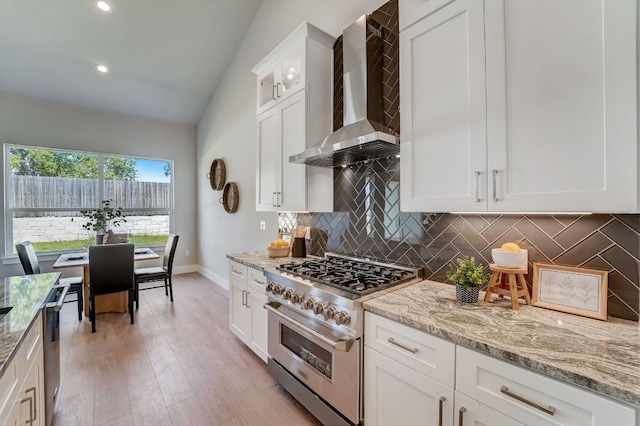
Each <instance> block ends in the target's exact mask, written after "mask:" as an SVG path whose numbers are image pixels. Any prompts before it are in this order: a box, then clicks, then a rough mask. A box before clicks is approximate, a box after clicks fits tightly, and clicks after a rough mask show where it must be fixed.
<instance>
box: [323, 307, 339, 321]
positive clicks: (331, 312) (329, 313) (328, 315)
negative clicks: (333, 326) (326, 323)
mask: <svg viewBox="0 0 640 426" xmlns="http://www.w3.org/2000/svg"><path fill="white" fill-rule="evenodd" d="M337 313H338V311H337V310H336V308H335V306H329V307H328V308H327V309H326V310H325V311H324V319H333V317H335V316H336V314H337Z"/></svg>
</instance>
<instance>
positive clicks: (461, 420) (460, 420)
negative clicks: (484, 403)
mask: <svg viewBox="0 0 640 426" xmlns="http://www.w3.org/2000/svg"><path fill="white" fill-rule="evenodd" d="M465 411H467V409H466V408H464V407H460V410H459V411H458V426H463V423H464V412H465Z"/></svg>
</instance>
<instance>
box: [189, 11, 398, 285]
mask: <svg viewBox="0 0 640 426" xmlns="http://www.w3.org/2000/svg"><path fill="white" fill-rule="evenodd" d="M384 3H385V1H380V0H375V1H374V0H368V1H367V0H350V1H344V0H326V1H317V0H264V2H263V3H262V6H261V7H260V9H259V10H258V13H257V14H256V16H255V18H254V20H253V22H252V24H251V26H250V27H249V29H248V31H247V34H246V35H245V37H244V39H243V41H242V43H241V44H240V46H239V47H238V51H237V53H236V55H235V57H234V58H233V60H232V62H231V64H230V65H229V68H228V69H227V72H226V74H225V76H224V78H223V79H222V81H221V82H220V84H219V85H218V88H217V89H216V92H215V93H214V95H213V97H212V99H211V102H210V103H209V106H208V108H207V111H206V112H205V114H204V116H203V118H202V120H201V121H200V124H199V125H198V165H197V182H198V195H197V204H198V232H199V243H198V244H199V246H198V253H199V255H198V264H199V265H200V266H201V272H202V273H203V274H204V275H206V276H207V277H209V278H211V279H212V280H214V281H215V282H216V283H218V284H220V285H222V286H223V287H226V286H227V284H228V260H227V259H226V255H227V254H228V253H234V252H242V251H250V250H265V249H266V247H267V246H268V244H269V241H271V240H273V239H275V237H276V236H277V232H278V228H277V215H276V213H259V212H256V211H255V181H256V176H255V170H256V155H255V154H256V134H257V133H256V132H257V131H256V77H255V75H254V74H252V73H251V69H252V68H253V67H254V66H255V65H256V64H257V63H258V62H260V60H262V58H263V57H265V56H266V55H267V54H268V53H269V52H270V51H271V50H272V49H273V48H274V47H276V46H277V45H278V43H280V41H282V40H283V39H284V38H285V37H287V35H289V34H290V33H291V32H292V31H293V30H294V29H295V28H297V27H298V26H299V25H300V24H301V23H302V22H303V21H305V20H306V21H308V22H310V23H311V24H313V25H315V26H317V27H319V28H321V29H323V30H324V31H326V32H327V33H329V34H331V35H333V36H334V37H337V36H339V35H340V34H341V33H342V30H343V29H344V28H345V27H347V26H348V25H349V24H351V23H352V22H354V21H355V20H356V19H357V18H358V17H360V16H361V15H363V14H365V13H371V12H373V11H374V10H375V9H377V8H378V7H380V6H381V5H382V4H384ZM215 158H222V159H224V161H225V164H226V166H227V181H234V182H236V183H237V184H238V188H239V191H240V205H239V208H238V211H237V212H236V213H234V214H227V213H225V211H224V209H223V208H222V206H221V205H220V204H219V202H218V199H219V198H220V196H221V191H212V190H211V187H210V186H209V182H208V180H207V179H206V174H207V173H208V171H209V167H210V165H211V161H212V160H213V159H215ZM260 220H265V221H266V224H267V229H266V231H260V230H259V222H260Z"/></svg>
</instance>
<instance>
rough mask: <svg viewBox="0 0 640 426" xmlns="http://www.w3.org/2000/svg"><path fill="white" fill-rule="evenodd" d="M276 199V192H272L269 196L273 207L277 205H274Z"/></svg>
mask: <svg viewBox="0 0 640 426" xmlns="http://www.w3.org/2000/svg"><path fill="white" fill-rule="evenodd" d="M276 203H277V201H276V193H275V192H274V193H273V195H272V196H271V204H273V207H278V206H277V205H276Z"/></svg>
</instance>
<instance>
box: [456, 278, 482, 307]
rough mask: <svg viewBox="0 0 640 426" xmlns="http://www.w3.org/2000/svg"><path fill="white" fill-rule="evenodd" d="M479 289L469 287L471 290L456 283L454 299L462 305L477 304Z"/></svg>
mask: <svg viewBox="0 0 640 426" xmlns="http://www.w3.org/2000/svg"><path fill="white" fill-rule="evenodd" d="M479 294H480V287H471V290H467V289H466V288H464V286H463V285H462V284H458V283H456V299H457V300H458V301H459V302H462V303H478V295H479Z"/></svg>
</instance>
